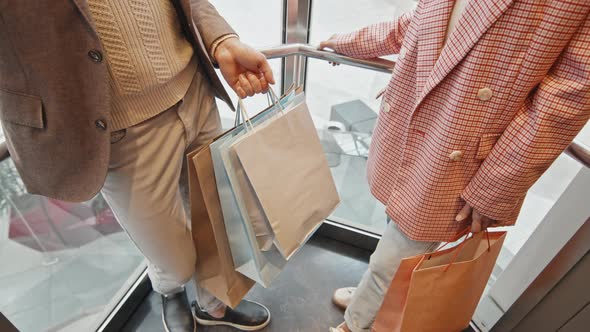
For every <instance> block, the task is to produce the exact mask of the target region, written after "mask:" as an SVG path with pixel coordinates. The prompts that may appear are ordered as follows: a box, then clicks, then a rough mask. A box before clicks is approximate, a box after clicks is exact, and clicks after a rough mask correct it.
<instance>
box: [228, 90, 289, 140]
mask: <svg viewBox="0 0 590 332" xmlns="http://www.w3.org/2000/svg"><path fill="white" fill-rule="evenodd" d="M266 97H267V100H268V104H269V105H268V106H278V107H279V109H280V110H281V112H284V111H285V107H284V106H283V105H282V104H281V99H280V98H279V97H278V96H277V94H276V92H275V91H274V90H273V88H272V87H271V86H269V87H268V91H267V93H266ZM242 118H243V119H242ZM242 122H243V123H244V125H245V127H246V130H248V126H249V128H250V129H251V130H253V129H254V126H253V125H252V121H250V117H249V116H248V112H247V111H246V106H244V100H243V99H242V98H239V99H238V106H237V107H236V120H235V123H234V126H235V127H237V126H239V125H240V124H241V123H242Z"/></svg>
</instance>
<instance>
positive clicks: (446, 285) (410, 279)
mask: <svg viewBox="0 0 590 332" xmlns="http://www.w3.org/2000/svg"><path fill="white" fill-rule="evenodd" d="M505 237H506V232H482V233H479V234H475V235H473V236H472V237H470V238H468V239H466V240H465V241H463V242H462V243H461V244H460V245H458V246H456V247H453V248H449V249H446V250H439V251H436V252H433V253H429V254H424V255H419V256H414V257H409V258H405V259H403V260H402V262H401V264H400V266H399V269H398V271H397V272H396V274H395V276H394V278H393V280H392V282H391V285H390V287H389V289H388V290H387V293H386V294H385V297H384V300H383V304H382V305H381V308H380V309H379V312H378V313H377V317H376V319H375V324H374V325H373V331H374V332H423V331H424V332H426V331H428V332H431V331H432V332H435V331H436V332H456V331H462V330H463V329H465V328H466V327H467V326H468V325H469V322H470V321H471V317H472V316H473V314H474V312H475V309H476V307H477V304H478V303H479V299H480V298H481V295H482V294H483V291H484V289H485V286H486V284H487V282H488V279H489V278H490V275H491V274H492V270H493V268H494V264H495V262H496V259H497V258H498V254H499V253H500V249H502V244H503V243H504V239H505Z"/></svg>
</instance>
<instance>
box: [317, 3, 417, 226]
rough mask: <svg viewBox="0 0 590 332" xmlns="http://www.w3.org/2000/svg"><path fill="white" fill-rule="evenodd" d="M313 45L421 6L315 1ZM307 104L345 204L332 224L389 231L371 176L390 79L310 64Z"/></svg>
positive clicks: (375, 74)
mask: <svg viewBox="0 0 590 332" xmlns="http://www.w3.org/2000/svg"><path fill="white" fill-rule="evenodd" d="M312 5H313V8H312V15H311V17H312V20H311V36H310V41H311V43H312V45H317V44H319V42H320V41H322V40H324V39H327V38H329V37H330V36H331V35H332V34H334V33H343V32H349V31H353V30H355V29H358V28H361V27H363V26H366V25H369V24H373V23H377V22H381V21H386V20H391V19H392V18H394V17H396V16H399V15H400V14H402V13H404V12H407V11H410V10H411V9H413V8H414V7H415V5H416V2H415V1H408V0H394V1H382V0H369V1H347V2H346V5H345V6H343V5H342V1H338V0H327V1H314V2H312ZM307 73H308V75H307V89H306V91H307V102H308V104H309V108H310V110H311V112H312V115H313V117H314V121H315V123H316V126H317V128H318V130H319V131H320V137H321V138H322V143H323V144H324V149H325V150H326V153H327V156H328V162H329V164H330V167H331V169H332V173H333V175H334V177H335V180H336V185H337V187H338V190H339V192H340V196H341V199H342V202H341V204H340V206H339V207H338V209H337V210H336V211H335V212H334V214H333V216H332V219H334V220H336V221H338V222H341V223H345V224H348V225H351V226H354V227H358V228H361V229H364V230H368V231H371V232H374V233H378V234H380V233H382V231H383V230H384V229H385V225H386V222H385V219H386V216H385V208H384V206H383V205H382V204H381V203H379V202H378V201H377V200H376V199H375V198H374V197H373V196H372V195H371V192H370V190H369V186H368V184H367V180H366V176H365V172H366V163H367V152H368V147H369V144H370V141H371V134H372V131H373V127H374V125H375V121H376V119H377V112H378V110H379V105H380V100H377V99H376V96H377V94H378V92H379V91H380V90H381V89H383V88H384V87H385V86H386V84H387V82H388V80H389V77H390V75H389V74H384V73H378V72H374V71H370V70H365V69H359V68H354V67H349V66H344V65H342V66H338V67H332V66H331V65H330V64H328V63H326V62H324V61H319V60H313V59H311V60H309V61H308V71H307Z"/></svg>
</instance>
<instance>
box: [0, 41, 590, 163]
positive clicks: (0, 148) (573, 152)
mask: <svg viewBox="0 0 590 332" xmlns="http://www.w3.org/2000/svg"><path fill="white" fill-rule="evenodd" d="M260 51H261V52H262V53H263V54H264V55H265V56H266V57H267V58H268V59H276V58H284V57H288V56H292V55H295V56H304V57H307V58H314V59H319V60H324V61H330V62H336V63H341V64H345V65H349V66H354V67H359V68H364V69H369V70H374V71H378V72H383V73H391V72H392V70H393V67H394V66H395V62H393V61H390V60H386V59H381V58H376V59H356V58H351V57H348V56H345V55H342V54H338V53H335V52H331V51H325V50H319V49H318V48H317V47H313V46H310V45H306V44H285V45H279V46H275V47H270V48H266V49H262V50H260ZM565 153H566V154H568V155H569V156H571V157H572V158H574V159H576V160H577V161H579V162H580V163H581V164H582V165H584V166H586V167H588V168H590V148H589V147H588V146H586V145H585V144H583V143H582V142H579V141H578V140H574V141H573V142H572V143H571V144H570V146H568V148H567V149H566V150H565ZM8 157H9V153H8V148H7V147H6V143H4V142H2V143H0V161H2V160H4V159H6V158H8Z"/></svg>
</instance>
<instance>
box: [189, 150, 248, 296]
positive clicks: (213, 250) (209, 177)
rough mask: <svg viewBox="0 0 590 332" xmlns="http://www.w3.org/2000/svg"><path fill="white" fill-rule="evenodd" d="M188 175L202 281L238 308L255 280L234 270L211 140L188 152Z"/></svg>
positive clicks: (211, 291) (199, 277) (198, 272)
mask: <svg viewBox="0 0 590 332" xmlns="http://www.w3.org/2000/svg"><path fill="white" fill-rule="evenodd" d="M188 175H189V190H190V202H191V223H192V234H193V239H194V243H195V249H196V251H197V262H196V275H197V279H198V280H199V285H200V286H201V287H203V288H204V289H206V290H207V291H209V292H210V293H211V294H213V295H214V296H215V297H217V298H218V299H220V300H221V301H222V302H223V303H225V304H227V305H228V306H230V307H232V308H235V307H236V306H237V305H238V304H239V303H240V301H241V300H242V299H243V298H244V296H245V295H246V294H247V293H248V291H249V290H250V289H251V288H252V286H253V285H254V281H252V280H250V279H248V278H246V277H245V276H244V275H242V274H240V273H238V272H236V270H235V267H234V262H233V259H232V256H231V251H230V245H229V240H228V237H227V232H226V229H225V223H224V221H223V214H222V212H221V205H220V203H219V196H218V194H217V185H216V183H215V174H214V171H213V163H212V161H211V151H210V149H209V145H208V144H207V145H205V146H204V147H202V148H200V149H198V150H196V151H193V152H191V153H189V154H188Z"/></svg>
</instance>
